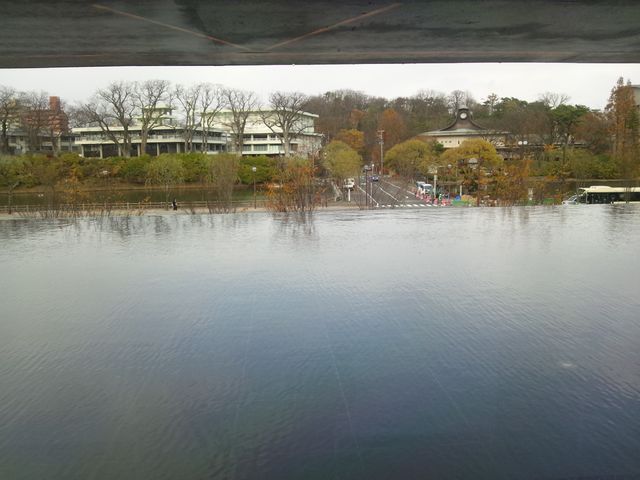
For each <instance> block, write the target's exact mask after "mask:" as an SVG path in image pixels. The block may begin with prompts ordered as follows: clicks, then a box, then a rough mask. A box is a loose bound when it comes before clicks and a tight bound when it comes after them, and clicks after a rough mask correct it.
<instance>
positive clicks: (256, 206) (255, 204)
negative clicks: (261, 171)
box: [251, 167, 258, 210]
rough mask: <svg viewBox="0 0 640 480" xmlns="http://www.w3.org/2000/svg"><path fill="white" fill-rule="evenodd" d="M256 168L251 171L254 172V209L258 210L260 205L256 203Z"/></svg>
mask: <svg viewBox="0 0 640 480" xmlns="http://www.w3.org/2000/svg"><path fill="white" fill-rule="evenodd" d="M256 170H257V168H256V167H251V171H252V172H253V209H254V210H255V209H256V208H258V204H257V202H256Z"/></svg>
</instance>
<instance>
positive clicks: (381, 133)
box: [378, 130, 384, 176]
mask: <svg viewBox="0 0 640 480" xmlns="http://www.w3.org/2000/svg"><path fill="white" fill-rule="evenodd" d="M378 142H379V143H380V176H382V175H384V130H378Z"/></svg>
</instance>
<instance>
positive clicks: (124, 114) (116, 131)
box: [78, 82, 136, 157]
mask: <svg viewBox="0 0 640 480" xmlns="http://www.w3.org/2000/svg"><path fill="white" fill-rule="evenodd" d="M135 110H136V106H135V103H134V101H133V85H132V84H131V83H128V82H114V83H112V84H110V85H109V86H108V87H107V88H105V89H102V90H98V91H97V93H96V94H95V96H94V97H93V99H91V100H90V101H89V102H88V103H85V104H82V105H81V106H80V107H79V112H78V114H79V117H80V118H83V119H84V120H85V121H86V122H87V123H88V124H90V125H95V126H98V127H100V130H102V133H104V135H105V136H107V137H108V138H109V139H110V140H111V141H112V142H113V143H114V144H115V146H116V148H117V149H118V154H119V155H120V156H123V157H129V156H130V155H131V133H130V131H129V128H130V127H131V125H132V124H133V122H134V114H135Z"/></svg>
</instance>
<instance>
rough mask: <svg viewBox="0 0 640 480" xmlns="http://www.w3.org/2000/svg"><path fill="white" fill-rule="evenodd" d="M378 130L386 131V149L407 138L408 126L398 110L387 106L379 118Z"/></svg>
mask: <svg viewBox="0 0 640 480" xmlns="http://www.w3.org/2000/svg"><path fill="white" fill-rule="evenodd" d="M378 130H383V131H384V146H385V149H390V148H391V147H393V146H394V145H396V144H397V143H400V142H401V141H403V140H404V139H405V138H406V135H407V127H406V125H405V123H404V120H403V119H402V117H401V116H400V114H399V113H398V112H396V111H395V110H394V109H392V108H387V109H386V110H385V111H384V112H382V115H380V118H379V119H378Z"/></svg>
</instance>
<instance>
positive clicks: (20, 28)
mask: <svg viewBox="0 0 640 480" xmlns="http://www.w3.org/2000/svg"><path fill="white" fill-rule="evenodd" d="M639 25H640V2H637V1H635V0H628V1H611V0H610V1H593V0H573V1H570V0H565V1H562V0H526V1H525V0H512V1H504V0H502V1H500V0H446V1H402V2H393V1H389V2H377V1H375V2H374V1H358V0H356V1H354V0H352V1H343V2H333V1H309V0H300V1H261V0H242V1H240V0H238V1H220V0H209V1H206V0H144V1H111V0H97V1H95V2H91V1H84V0H60V1H57V0H53V1H43V0H20V1H0V68H20V67H68V66H74V67H86V66H107V65H108V66H115V65H123V66H124V65H270V64H326V63H329V64H330V63H413V62H416V63H437V62H588V63H630V62H634V63H636V62H640V27H639Z"/></svg>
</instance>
